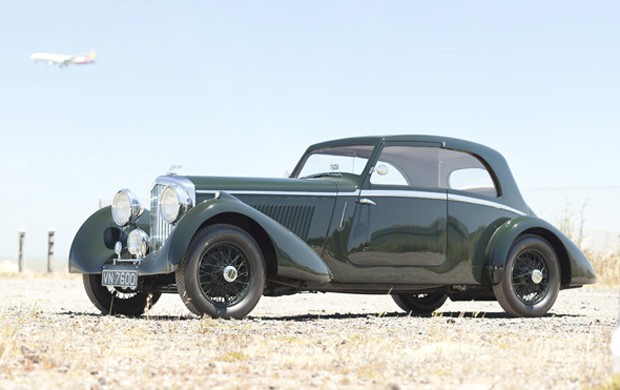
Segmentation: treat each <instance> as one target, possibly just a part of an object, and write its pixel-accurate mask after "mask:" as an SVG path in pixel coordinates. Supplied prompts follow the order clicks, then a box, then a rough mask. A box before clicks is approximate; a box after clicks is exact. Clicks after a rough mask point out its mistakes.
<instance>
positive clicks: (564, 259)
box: [485, 216, 596, 287]
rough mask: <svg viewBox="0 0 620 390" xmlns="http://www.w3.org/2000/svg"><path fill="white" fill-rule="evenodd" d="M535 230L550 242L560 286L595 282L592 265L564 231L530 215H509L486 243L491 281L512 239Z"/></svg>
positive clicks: (496, 279)
mask: <svg viewBox="0 0 620 390" xmlns="http://www.w3.org/2000/svg"><path fill="white" fill-rule="evenodd" d="M528 233H531V234H537V235H539V236H541V237H543V238H544V239H545V240H547V241H548V242H549V244H551V246H553V249H554V250H555V252H556V254H557V256H558V260H559V261H560V266H561V268H562V286H563V287H570V286H581V285H584V284H591V283H595V282H596V274H595V272H594V268H593V267H592V265H591V264H590V262H589V261H588V259H587V257H586V256H585V255H584V254H583V252H582V251H581V250H580V249H579V248H578V247H577V245H575V244H574V243H573V242H572V241H571V240H570V239H569V238H568V237H566V235H564V233H562V232H561V231H559V230H558V229H557V228H555V227H554V226H553V225H551V224H550V223H548V222H546V221H544V220H542V219H539V218H536V217H531V216H522V217H517V218H514V219H511V220H509V221H507V222H505V223H504V224H503V225H502V226H500V227H499V228H498V229H497V230H496V232H495V234H493V237H492V238H491V240H490V241H489V244H488V246H487V250H486V254H485V257H486V259H487V267H488V271H489V276H490V279H491V283H493V284H495V283H499V282H500V281H501V277H502V270H503V268H504V264H505V263H506V261H507V259H508V253H509V252H510V249H511V248H512V245H513V243H514V242H515V240H516V239H517V238H518V237H519V236H520V235H522V234H528Z"/></svg>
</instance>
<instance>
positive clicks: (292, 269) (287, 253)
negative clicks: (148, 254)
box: [162, 192, 332, 283]
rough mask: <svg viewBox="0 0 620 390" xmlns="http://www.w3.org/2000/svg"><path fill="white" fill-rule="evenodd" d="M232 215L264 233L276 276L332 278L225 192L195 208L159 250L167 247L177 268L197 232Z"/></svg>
mask: <svg viewBox="0 0 620 390" xmlns="http://www.w3.org/2000/svg"><path fill="white" fill-rule="evenodd" d="M231 213H232V214H240V215H243V216H245V217H247V218H250V219H251V220H253V221H254V222H256V223H257V224H258V225H259V226H260V227H261V228H262V229H263V230H264V231H265V232H266V233H267V235H268V236H269V238H270V239H271V242H272V244H273V246H274V248H275V252H276V259H277V268H278V270H277V275H278V276H282V277H286V278H291V279H298V280H305V281H311V282H315V283H328V282H330V281H331V279H332V275H331V272H330V270H329V268H327V265H325V263H324V262H323V260H322V259H321V258H320V257H319V255H318V254H317V253H316V252H315V251H314V250H313V249H312V248H310V247H309V246H308V245H307V244H306V243H305V242H304V241H303V240H302V239H301V238H299V237H298V236H296V235H295V234H293V233H292V232H291V231H290V230H288V229H287V228H285V227H284V226H282V225H280V224H279V223H278V222H276V221H274V220H273V219H271V218H269V217H268V216H266V215H265V214H263V213H261V212H260V211H258V210H256V209H254V208H253V207H251V206H249V205H247V204H245V203H243V202H241V201H240V200H239V199H237V198H236V197H234V196H232V195H230V194H228V193H225V192H222V193H220V195H219V196H218V197H216V198H215V199H211V200H207V201H205V202H202V203H200V204H198V205H197V206H196V207H194V208H192V209H191V210H190V211H189V212H188V213H187V214H186V215H185V216H184V217H183V219H181V221H179V222H178V224H177V226H176V227H175V228H174V230H173V231H172V233H171V234H170V237H168V240H167V242H166V245H165V246H164V249H162V250H165V248H166V246H167V247H168V248H167V261H168V263H169V264H171V265H173V266H174V268H176V266H178V264H179V263H180V262H181V260H182V259H183V256H185V252H186V250H187V248H188V247H189V244H190V241H191V240H192V238H193V237H194V235H195V234H196V232H197V231H198V230H199V229H200V228H201V227H203V226H206V225H208V224H209V221H210V220H212V219H213V218H215V217H217V216H218V215H222V214H231Z"/></svg>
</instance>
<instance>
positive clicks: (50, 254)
mask: <svg viewBox="0 0 620 390" xmlns="http://www.w3.org/2000/svg"><path fill="white" fill-rule="evenodd" d="M55 233H56V231H55V230H54V228H49V230H48V231H47V273H52V259H53V258H54V234H55Z"/></svg>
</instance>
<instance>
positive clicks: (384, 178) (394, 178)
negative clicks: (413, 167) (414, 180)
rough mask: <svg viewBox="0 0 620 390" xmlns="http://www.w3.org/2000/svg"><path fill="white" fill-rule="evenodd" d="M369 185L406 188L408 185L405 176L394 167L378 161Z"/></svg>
mask: <svg viewBox="0 0 620 390" xmlns="http://www.w3.org/2000/svg"><path fill="white" fill-rule="evenodd" d="M370 183H371V184H374V185H384V186H406V185H409V183H408V182H407V179H406V178H405V176H403V174H402V173H400V171H399V170H398V168H396V167H395V166H394V165H392V164H390V163H388V162H385V161H378V162H377V165H376V166H375V170H374V172H373V173H372V176H371V177H370Z"/></svg>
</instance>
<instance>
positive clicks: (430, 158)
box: [370, 145, 440, 188]
mask: <svg viewBox="0 0 620 390" xmlns="http://www.w3.org/2000/svg"><path fill="white" fill-rule="evenodd" d="M370 184H371V185H373V186H374V185H378V186H410V187H417V188H439V187H440V180H439V148H433V147H421V146H407V145H398V146H396V145H394V146H386V147H384V148H383V150H382V151H381V154H380V155H379V159H378V161H377V163H376V164H375V168H374V171H373V173H372V176H371V177H370Z"/></svg>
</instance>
